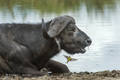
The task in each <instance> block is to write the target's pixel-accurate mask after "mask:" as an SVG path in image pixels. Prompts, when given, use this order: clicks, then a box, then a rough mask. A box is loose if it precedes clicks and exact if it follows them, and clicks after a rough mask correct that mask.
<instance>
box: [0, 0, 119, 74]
mask: <svg viewBox="0 0 120 80" xmlns="http://www.w3.org/2000/svg"><path fill="white" fill-rule="evenodd" d="M60 15H70V16H72V17H74V18H75V20H76V25H77V26H78V27H79V28H80V29H81V30H83V31H84V32H85V33H87V34H88V35H89V36H90V37H91V39H92V41H93V43H92V45H91V46H90V47H89V49H88V48H86V50H87V52H86V53H85V54H75V55H72V56H71V57H74V58H76V59H78V60H77V61H74V62H69V63H68V64H67V63H66V59H65V58H64V57H63V54H65V55H69V54H67V53H66V52H65V51H61V52H60V54H59V55H57V56H55V57H54V58H53V59H54V60H57V61H59V62H62V63H64V64H66V65H67V66H68V67H69V69H70V70H71V71H72V72H80V71H90V72H91V71H92V72H96V71H102V70H114V69H116V70H120V62H119V61H120V58H119V57H120V21H119V20H120V0H75V1H73V0H19V1H18V0H0V23H13V22H19V23H37V22H41V18H44V19H45V21H49V20H51V19H53V18H54V17H56V16H60Z"/></svg>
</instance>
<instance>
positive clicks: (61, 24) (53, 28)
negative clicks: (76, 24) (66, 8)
mask: <svg viewBox="0 0 120 80" xmlns="http://www.w3.org/2000/svg"><path fill="white" fill-rule="evenodd" d="M71 21H74V19H73V18H72V17H70V16H67V15H65V16H60V17H57V18H55V19H53V20H52V22H51V23H50V27H49V29H48V32H47V33H48V35H49V37H51V38H53V37H55V36H57V35H58V34H60V32H61V31H62V30H63V29H64V28H65V27H66V26H67V25H68V24H69V23H70V22H71Z"/></svg>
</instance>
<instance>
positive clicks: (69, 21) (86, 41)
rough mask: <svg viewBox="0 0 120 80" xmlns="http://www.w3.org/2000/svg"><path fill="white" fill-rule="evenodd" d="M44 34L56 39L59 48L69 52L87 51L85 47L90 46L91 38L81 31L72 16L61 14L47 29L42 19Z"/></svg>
mask: <svg viewBox="0 0 120 80" xmlns="http://www.w3.org/2000/svg"><path fill="white" fill-rule="evenodd" d="M42 27H43V32H44V33H43V34H47V36H48V37H49V38H53V39H54V40H55V41H56V44H57V46H58V50H61V49H63V50H65V51H66V52H68V53H69V54H75V53H85V52H86V50H85V47H87V46H90V44H91V43H92V41H91V39H90V38H89V37H88V36H87V35H86V34H85V33H84V32H83V31H81V30H80V29H79V28H78V27H77V26H76V25H75V20H74V19H73V18H72V17H71V16H67V15H65V16H60V17H57V18H55V19H53V20H52V21H51V22H50V25H49V28H48V29H46V25H45V23H44V20H43V19H42Z"/></svg>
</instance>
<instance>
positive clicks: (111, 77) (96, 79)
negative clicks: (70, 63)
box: [0, 70, 120, 80]
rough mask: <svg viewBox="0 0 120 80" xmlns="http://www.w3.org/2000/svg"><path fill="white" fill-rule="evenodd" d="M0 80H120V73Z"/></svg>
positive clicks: (4, 79) (1, 78) (4, 78)
mask: <svg viewBox="0 0 120 80" xmlns="http://www.w3.org/2000/svg"><path fill="white" fill-rule="evenodd" d="M0 80H120V71H119V70H113V71H100V72H95V73H93V72H80V73H71V74H69V75H68V74H57V75H53V74H52V75H50V76H39V77H35V76H34V77H33V76H20V75H1V76H0Z"/></svg>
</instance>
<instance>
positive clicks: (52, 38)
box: [0, 15, 92, 75]
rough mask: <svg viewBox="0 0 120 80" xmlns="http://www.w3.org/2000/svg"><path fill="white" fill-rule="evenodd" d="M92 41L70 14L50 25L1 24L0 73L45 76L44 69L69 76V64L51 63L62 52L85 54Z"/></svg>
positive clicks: (52, 21) (47, 23)
mask: <svg viewBox="0 0 120 80" xmlns="http://www.w3.org/2000/svg"><path fill="white" fill-rule="evenodd" d="M91 42H92V41H91V39H90V38H89V37H88V36H87V35H86V34H85V33H84V32H83V31H81V30H80V29H78V28H77V26H76V25H75V20H74V19H73V18H72V17H71V16H68V15H64V16H60V17H56V18H54V19H52V20H50V21H48V22H46V23H45V22H44V20H43V19H42V23H36V24H29V23H4V24H0V73H7V74H32V75H45V74H46V73H43V72H42V71H40V70H41V69H42V68H47V70H49V71H52V72H56V73H67V72H69V69H68V68H67V66H66V65H64V64H62V63H60V62H57V61H54V60H51V59H50V58H52V57H53V56H55V55H56V54H57V53H59V52H60V50H61V49H63V50H65V51H66V52H68V53H69V54H75V53H85V52H86V50H85V47H87V46H89V45H90V44H91Z"/></svg>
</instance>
